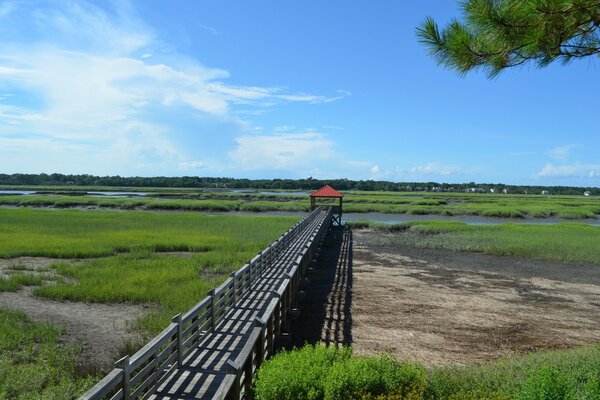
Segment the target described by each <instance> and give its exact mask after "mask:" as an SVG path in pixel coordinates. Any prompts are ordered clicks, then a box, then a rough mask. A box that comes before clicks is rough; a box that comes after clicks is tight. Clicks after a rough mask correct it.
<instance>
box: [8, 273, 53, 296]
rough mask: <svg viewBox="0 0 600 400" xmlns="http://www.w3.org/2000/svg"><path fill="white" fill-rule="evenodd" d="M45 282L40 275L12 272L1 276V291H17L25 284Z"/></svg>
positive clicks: (31, 284) (32, 284)
mask: <svg viewBox="0 0 600 400" xmlns="http://www.w3.org/2000/svg"><path fill="white" fill-rule="evenodd" d="M42 282H43V280H42V277H41V276H39V275H30V274H11V275H9V276H6V277H0V292H16V291H18V290H19V289H21V288H22V287H23V286H39V285H41V284H42Z"/></svg>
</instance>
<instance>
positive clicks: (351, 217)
mask: <svg viewBox="0 0 600 400" xmlns="http://www.w3.org/2000/svg"><path fill="white" fill-rule="evenodd" d="M342 220H343V221H357V220H369V221H375V222H381V223H384V224H399V223H402V222H409V221H432V220H438V221H439V220H442V221H457V222H464V223H465V224H468V225H499V224H507V223H513V224H557V223H559V222H578V223H583V224H590V225H598V226H600V220H599V219H595V218H586V219H564V218H531V219H525V218H489V217H480V216H478V215H456V216H447V215H412V214H382V213H363V214H360V213H355V214H351V213H349V214H344V216H343V218H342Z"/></svg>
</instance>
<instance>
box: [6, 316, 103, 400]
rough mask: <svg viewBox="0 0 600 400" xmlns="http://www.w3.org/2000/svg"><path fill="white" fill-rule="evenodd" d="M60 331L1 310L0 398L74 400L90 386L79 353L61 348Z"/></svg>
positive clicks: (93, 378)
mask: <svg viewBox="0 0 600 400" xmlns="http://www.w3.org/2000/svg"><path fill="white" fill-rule="evenodd" d="M59 335H60V330H59V329H58V328H56V327H53V326H51V325H49V324H40V323H33V322H30V321H28V320H27V318H26V317H25V314H24V313H21V312H17V311H11V310H7V309H4V308H0V399H40V400H42V399H57V400H58V399H73V398H76V397H77V396H79V395H81V394H83V392H84V391H85V390H87V389H88V388H89V387H91V386H92V385H93V384H94V382H95V380H97V379H98V377H97V376H95V375H88V374H86V376H84V375H83V372H82V368H80V366H78V365H77V362H76V356H77V350H76V349H74V348H71V347H68V346H65V345H62V344H60V345H59Z"/></svg>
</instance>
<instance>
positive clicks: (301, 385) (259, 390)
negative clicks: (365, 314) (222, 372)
mask: <svg viewBox="0 0 600 400" xmlns="http://www.w3.org/2000/svg"><path fill="white" fill-rule="evenodd" d="M351 354H352V352H351V350H350V349H349V348H342V349H338V348H335V347H322V346H315V347H313V346H306V347H304V348H302V350H299V351H291V352H285V351H284V352H282V353H279V354H278V355H277V357H275V358H273V359H272V360H270V361H268V362H266V363H264V364H263V366H262V367H261V368H260V370H259V371H258V374H257V377H256V385H255V389H256V391H255V398H256V400H281V399H307V400H318V399H322V398H323V395H324V393H325V381H326V379H327V376H328V374H329V371H330V369H331V367H332V366H333V365H334V364H335V363H337V362H342V361H344V360H347V359H349V358H350V356H351Z"/></svg>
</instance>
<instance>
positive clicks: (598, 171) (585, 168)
mask: <svg viewBox="0 0 600 400" xmlns="http://www.w3.org/2000/svg"><path fill="white" fill-rule="evenodd" d="M537 176H538V177H549V178H598V177H600V164H579V163H577V164H566V165H554V164H552V163H548V164H546V165H545V166H544V167H543V168H542V169H541V170H540V172H538V174H537Z"/></svg>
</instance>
